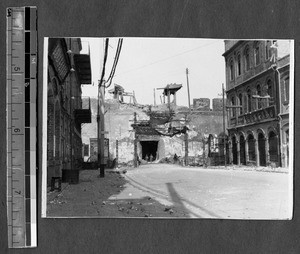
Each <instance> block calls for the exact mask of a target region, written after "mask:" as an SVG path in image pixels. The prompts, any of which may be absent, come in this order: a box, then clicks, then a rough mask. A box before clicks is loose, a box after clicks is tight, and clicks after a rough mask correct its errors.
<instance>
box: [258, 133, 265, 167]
mask: <svg viewBox="0 0 300 254" xmlns="http://www.w3.org/2000/svg"><path fill="white" fill-rule="evenodd" d="M258 151H259V165H260V166H264V167H265V166H266V139H265V136H264V134H262V133H259V134H258Z"/></svg>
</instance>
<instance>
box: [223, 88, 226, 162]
mask: <svg viewBox="0 0 300 254" xmlns="http://www.w3.org/2000/svg"><path fill="white" fill-rule="evenodd" d="M222 102H223V133H224V134H223V138H224V140H223V141H224V142H223V143H224V165H225V167H226V157H227V156H226V135H225V132H226V127H225V111H226V106H225V90H224V83H222Z"/></svg>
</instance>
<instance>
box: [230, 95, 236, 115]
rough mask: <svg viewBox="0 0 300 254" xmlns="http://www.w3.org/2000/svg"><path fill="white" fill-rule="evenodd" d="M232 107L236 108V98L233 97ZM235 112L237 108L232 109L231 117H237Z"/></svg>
mask: <svg viewBox="0 0 300 254" xmlns="http://www.w3.org/2000/svg"><path fill="white" fill-rule="evenodd" d="M231 106H235V99H234V96H232V97H231ZM235 110H236V108H234V107H233V108H231V115H232V117H235Z"/></svg>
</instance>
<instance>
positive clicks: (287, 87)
mask: <svg viewBox="0 0 300 254" xmlns="http://www.w3.org/2000/svg"><path fill="white" fill-rule="evenodd" d="M283 94H284V102H288V101H289V100H290V78H286V79H285V80H284V83H283Z"/></svg>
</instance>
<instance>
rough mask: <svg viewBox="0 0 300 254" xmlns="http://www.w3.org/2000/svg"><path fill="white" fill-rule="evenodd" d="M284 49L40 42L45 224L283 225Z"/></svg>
mask: <svg viewBox="0 0 300 254" xmlns="http://www.w3.org/2000/svg"><path fill="white" fill-rule="evenodd" d="M123 40H124V44H123ZM291 44H293V42H292V41H288V40H255V41H254V40H249V41H243V40H225V41H223V40H203V41H202V40H201V39H194V40H191V39H159V40H158V39H155V38H145V39H139V38H124V39H121V38H120V39H119V38H49V41H48V52H47V53H48V77H47V91H48V92H47V123H45V124H47V163H46V164H47V181H45V182H47V186H46V187H45V186H44V187H45V188H47V192H46V193H47V202H45V203H46V204H47V207H46V212H44V213H43V215H45V216H47V217H80V216H85V217H147V218H148V217H154V218H160V217H167V218H222V219H291V214H292V206H293V204H292V202H291V197H292V194H293V193H292V188H291V186H292V176H293V167H292V166H293V165H292V163H293V157H292V156H293V152H292V148H293V139H292V137H293V130H292V128H291V126H292V125H291V122H292V121H293V114H290V112H291V113H293V112H292V111H291V110H293V101H290V99H291V98H292V96H293V89H292V87H293V86H291V84H290V83H291V82H290V80H292V76H293V69H292V68H291V67H290V66H291V62H292V61H291V60H290V59H291V58H290V56H292V53H293V52H291V48H292V47H291ZM95 45H96V46H95ZM93 47H94V48H93ZM95 47H96V48H97V50H98V51H99V48H100V49H101V50H100V51H101V53H100V54H98V53H97V50H95ZM152 47H153V49H152ZM189 47H191V48H189ZM173 50H174V51H173ZM102 51H103V52H102ZM190 52H192V54H191V53H190ZM128 59H130V60H128ZM186 66H187V67H189V69H188V68H186ZM178 69H180V71H178ZM160 71H161V72H160ZM220 81H221V82H220ZM222 82H223V84H222ZM44 211H45V210H44Z"/></svg>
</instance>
